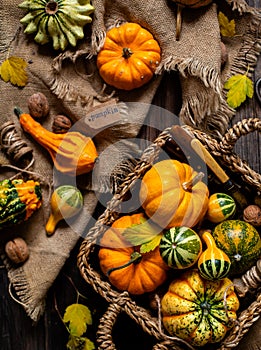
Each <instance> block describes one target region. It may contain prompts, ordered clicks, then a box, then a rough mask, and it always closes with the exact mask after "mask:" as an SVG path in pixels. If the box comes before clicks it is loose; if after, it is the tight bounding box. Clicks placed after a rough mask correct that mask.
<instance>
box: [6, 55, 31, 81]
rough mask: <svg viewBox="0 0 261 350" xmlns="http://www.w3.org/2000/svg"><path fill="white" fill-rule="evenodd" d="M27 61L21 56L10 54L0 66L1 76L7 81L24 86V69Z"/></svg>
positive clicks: (25, 76) (25, 74)
mask: <svg viewBox="0 0 261 350" xmlns="http://www.w3.org/2000/svg"><path fill="white" fill-rule="evenodd" d="M26 67H27V63H26V62H25V60H24V59H22V58H21V57H16V56H12V57H10V58H8V59H6V60H5V61H4V62H3V63H2V65H1V66H0V75H1V78H2V79H3V80H4V81H5V82H6V83H7V82H9V81H10V83H11V84H13V85H17V86H20V87H22V86H25V85H26V84H27V80H28V77H27V73H26V71H25V69H26Z"/></svg>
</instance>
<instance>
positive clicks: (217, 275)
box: [198, 231, 231, 281]
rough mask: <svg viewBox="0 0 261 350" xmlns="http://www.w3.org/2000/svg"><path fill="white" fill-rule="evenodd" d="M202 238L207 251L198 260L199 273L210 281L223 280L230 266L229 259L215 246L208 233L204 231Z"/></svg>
mask: <svg viewBox="0 0 261 350" xmlns="http://www.w3.org/2000/svg"><path fill="white" fill-rule="evenodd" d="M202 238H203V240H204V242H205V243H206V245H207V249H206V250H205V251H204V252H203V253H202V254H201V255H200V257H199V259H198V269H199V273H200V274H201V276H202V277H204V278H206V279H207V280H212V281H214V280H220V279H223V278H225V277H226V276H227V275H228V273H229V270H230V266H231V262H230V259H229V257H228V256H227V254H226V253H224V252H223V251H222V250H221V249H219V248H218V247H217V246H216V243H215V240H214V238H213V236H212V235H211V233H210V232H208V231H205V232H204V233H203V235H202Z"/></svg>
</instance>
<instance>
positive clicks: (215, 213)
mask: <svg viewBox="0 0 261 350" xmlns="http://www.w3.org/2000/svg"><path fill="white" fill-rule="evenodd" d="M235 211H236V202H235V200H234V199H233V198H232V197H231V196H229V195H228V194H226V193H213V194H212V195H211V196H210V197H209V201H208V209H207V213H206V219H208V220H209V221H211V222H213V223H216V224H218V223H220V222H222V221H224V220H226V219H228V218H230V217H231V216H232V215H233V214H234V213H235Z"/></svg>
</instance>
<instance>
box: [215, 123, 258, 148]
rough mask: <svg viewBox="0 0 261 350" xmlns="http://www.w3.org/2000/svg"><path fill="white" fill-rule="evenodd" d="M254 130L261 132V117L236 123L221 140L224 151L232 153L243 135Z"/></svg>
mask: <svg viewBox="0 0 261 350" xmlns="http://www.w3.org/2000/svg"><path fill="white" fill-rule="evenodd" d="M254 131H258V132H261V119H259V118H249V119H243V120H242V121H240V122H238V123H236V124H235V125H234V126H233V127H231V128H230V129H229V130H228V131H227V132H226V133H225V134H224V136H223V138H222V139H221V141H220V147H221V148H222V150H223V151H224V152H226V153H230V152H231V151H232V150H233V148H234V146H235V144H236V142H237V141H238V139H239V138H240V137H241V136H244V135H247V134H249V133H252V132H254Z"/></svg>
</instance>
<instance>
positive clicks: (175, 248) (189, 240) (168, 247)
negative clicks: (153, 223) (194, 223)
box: [159, 226, 202, 269]
mask: <svg viewBox="0 0 261 350" xmlns="http://www.w3.org/2000/svg"><path fill="white" fill-rule="evenodd" d="M159 249H160V254H161V257H162V259H163V260H164V261H165V263H166V264H167V265H168V266H169V267H171V268H173V269H185V268H187V267H190V266H192V265H193V264H195V262H196V261H197V260H198V258H199V256H200V254H201V252H202V243H201V239H200V237H199V236H198V234H197V233H196V232H195V231H194V230H192V229H190V228H188V227H185V226H179V227H172V228H170V229H169V230H167V231H165V232H164V234H163V236H162V238H161V241H160V245H159Z"/></svg>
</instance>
